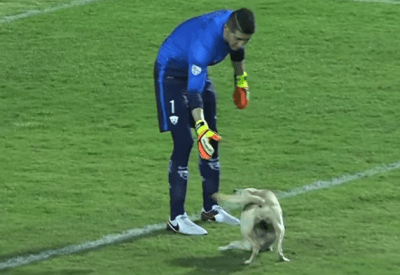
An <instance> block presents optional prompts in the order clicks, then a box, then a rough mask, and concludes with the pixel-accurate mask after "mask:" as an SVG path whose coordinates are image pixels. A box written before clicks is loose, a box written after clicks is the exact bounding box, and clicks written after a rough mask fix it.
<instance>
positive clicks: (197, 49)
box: [187, 41, 210, 110]
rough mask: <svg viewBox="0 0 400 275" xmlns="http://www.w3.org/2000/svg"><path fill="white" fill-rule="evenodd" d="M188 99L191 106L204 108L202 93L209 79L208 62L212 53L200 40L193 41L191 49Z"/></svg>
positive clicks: (191, 107)
mask: <svg viewBox="0 0 400 275" xmlns="http://www.w3.org/2000/svg"><path fill="white" fill-rule="evenodd" d="M188 57H189V58H188V60H189V62H188V63H189V68H188V69H189V72H188V88H187V89H188V100H189V108H190V110H193V109H195V108H203V100H202V97H201V95H202V93H203V91H204V87H205V85H206V80H207V64H208V58H209V57H210V54H209V52H208V50H207V49H206V48H205V47H204V46H203V45H202V44H201V42H200V41H197V42H195V43H193V44H192V45H191V47H190V50H189V56H188Z"/></svg>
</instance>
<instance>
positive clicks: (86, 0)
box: [0, 0, 101, 24]
mask: <svg viewBox="0 0 400 275" xmlns="http://www.w3.org/2000/svg"><path fill="white" fill-rule="evenodd" d="M97 1H101V0H72V1H71V2H69V3H65V4H62V5H59V6H55V7H48V8H44V9H42V10H27V11H24V12H22V13H19V14H15V15H6V16H4V17H0V24H2V23H10V22H13V21H17V20H19V19H23V18H27V17H31V16H37V15H42V14H48V13H51V12H55V11H58V10H63V9H68V8H73V7H78V6H83V5H87V4H90V3H93V2H97Z"/></svg>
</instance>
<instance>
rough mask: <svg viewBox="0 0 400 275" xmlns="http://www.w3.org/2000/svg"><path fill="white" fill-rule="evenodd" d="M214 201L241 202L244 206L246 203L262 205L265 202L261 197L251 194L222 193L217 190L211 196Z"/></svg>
mask: <svg viewBox="0 0 400 275" xmlns="http://www.w3.org/2000/svg"><path fill="white" fill-rule="evenodd" d="M211 197H212V198H213V199H214V200H215V201H217V202H218V203H222V202H230V203H237V204H241V206H245V205H248V204H257V205H260V206H261V205H264V204H265V200H263V199H262V198H261V197H259V196H254V195H251V194H247V195H246V196H243V195H224V194H221V193H219V192H217V193H214V194H213V195H212V196H211Z"/></svg>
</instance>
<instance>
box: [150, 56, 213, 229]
mask: <svg viewBox="0 0 400 275" xmlns="http://www.w3.org/2000/svg"><path fill="white" fill-rule="evenodd" d="M165 74H166V73H165V71H163V70H162V69H159V68H158V67H157V64H156V66H155V70H154V79H155V88H156V100H157V109H158V119H159V126H160V131H161V132H166V131H171V135H172V140H173V145H174V149H173V152H172V155H171V159H170V163H169V169H168V181H169V194H170V211H171V214H170V219H169V221H168V223H167V229H168V230H171V231H174V232H179V233H182V234H189V235H203V234H207V231H206V230H204V229H203V228H201V227H200V226H198V225H196V224H194V223H193V222H191V221H190V220H189V218H188V217H187V215H186V213H185V207H184V204H185V198H186V190H187V183H188V176H189V173H188V162H189V155H190V151H191V149H192V146H193V137H192V132H191V124H190V122H191V121H190V117H191V116H190V111H189V109H188V103H187V98H186V96H185V94H184V93H185V92H186V88H187V81H186V80H185V79H181V78H175V77H172V76H165Z"/></svg>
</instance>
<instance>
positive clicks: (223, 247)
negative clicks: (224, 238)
mask: <svg viewBox="0 0 400 275" xmlns="http://www.w3.org/2000/svg"><path fill="white" fill-rule="evenodd" d="M228 249H229V247H228V246H220V247H218V250H219V251H225V250H228Z"/></svg>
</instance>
